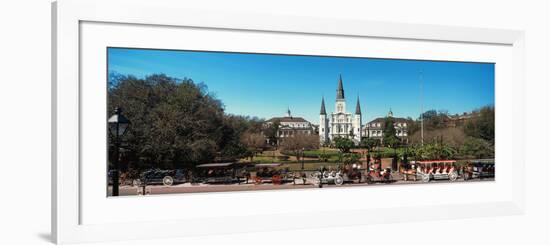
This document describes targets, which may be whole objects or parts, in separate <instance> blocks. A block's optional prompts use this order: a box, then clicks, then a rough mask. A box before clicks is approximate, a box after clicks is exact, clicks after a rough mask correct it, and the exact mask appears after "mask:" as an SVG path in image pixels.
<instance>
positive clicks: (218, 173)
mask: <svg viewBox="0 0 550 245" xmlns="http://www.w3.org/2000/svg"><path fill="white" fill-rule="evenodd" d="M234 165H235V163H232V162H228V163H205V164H200V165H197V166H196V167H195V168H196V175H195V176H193V182H199V183H205V184H231V183H236V182H240V179H239V177H238V176H237V169H236V168H235V166H234Z"/></svg>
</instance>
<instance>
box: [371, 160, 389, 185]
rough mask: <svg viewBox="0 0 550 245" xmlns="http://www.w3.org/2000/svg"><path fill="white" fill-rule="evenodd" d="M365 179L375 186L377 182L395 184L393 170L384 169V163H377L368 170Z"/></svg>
mask: <svg viewBox="0 0 550 245" xmlns="http://www.w3.org/2000/svg"><path fill="white" fill-rule="evenodd" d="M365 179H366V181H367V183H368V184H373V183H377V182H378V183H391V182H393V176H392V171H391V168H390V167H386V168H382V163H381V162H380V161H376V162H374V163H373V164H372V165H371V166H370V167H369V169H368V170H367V173H366V174H365Z"/></svg>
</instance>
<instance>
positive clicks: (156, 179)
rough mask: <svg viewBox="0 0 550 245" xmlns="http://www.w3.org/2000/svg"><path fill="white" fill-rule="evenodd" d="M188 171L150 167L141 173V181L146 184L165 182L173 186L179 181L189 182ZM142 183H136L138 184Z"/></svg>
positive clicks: (166, 184)
mask: <svg viewBox="0 0 550 245" xmlns="http://www.w3.org/2000/svg"><path fill="white" fill-rule="evenodd" d="M186 174H187V171H185V170H183V169H174V170H162V169H150V170H147V171H144V172H143V173H141V176H140V179H139V180H140V181H141V183H145V184H163V185H165V186H171V185H173V184H177V183H185V182H187V177H186V176H187V175H186ZM141 183H136V184H137V185H139V184H141Z"/></svg>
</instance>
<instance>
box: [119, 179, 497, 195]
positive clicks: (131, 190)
mask: <svg viewBox="0 0 550 245" xmlns="http://www.w3.org/2000/svg"><path fill="white" fill-rule="evenodd" d="M493 180H494V178H488V179H482V180H480V179H474V180H468V181H467V182H480V181H493ZM460 182H465V181H464V180H462V179H457V180H456V181H455V182H450V181H448V180H434V181H431V182H429V183H427V184H436V183H460ZM403 184H426V183H423V182H422V181H403V180H399V181H396V182H392V183H391V184H386V183H374V184H367V183H346V184H344V185H341V186H337V185H334V184H325V185H323V188H346V187H355V186H373V187H375V186H381V185H403ZM303 188H318V187H316V186H315V185H313V184H311V183H309V182H308V183H306V184H305V185H304V184H302V182H301V181H297V182H296V184H292V183H287V184H281V185H272V184H271V183H265V184H260V185H255V184H230V185H224V184H219V185H217V184H196V185H191V184H189V183H185V184H179V185H173V186H163V185H150V186H147V187H146V193H147V194H151V195H155V194H176V193H177V194H179V193H201V192H227V191H255V190H282V189H303ZM138 189H139V190H140V191H142V187H139V188H138V187H133V186H121V187H120V195H121V196H132V195H138ZM110 192H111V188H109V193H110Z"/></svg>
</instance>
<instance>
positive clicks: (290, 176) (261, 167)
mask: <svg viewBox="0 0 550 245" xmlns="http://www.w3.org/2000/svg"><path fill="white" fill-rule="evenodd" d="M281 165H282V163H258V164H255V165H254V169H253V170H252V171H250V179H252V180H253V181H254V184H257V185H259V184H262V183H266V182H271V183H272V184H274V185H280V184H284V183H289V182H292V183H293V184H295V183H296V182H295V181H296V176H295V175H294V173H293V172H291V171H290V170H288V169H279V167H280V166H281Z"/></svg>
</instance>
